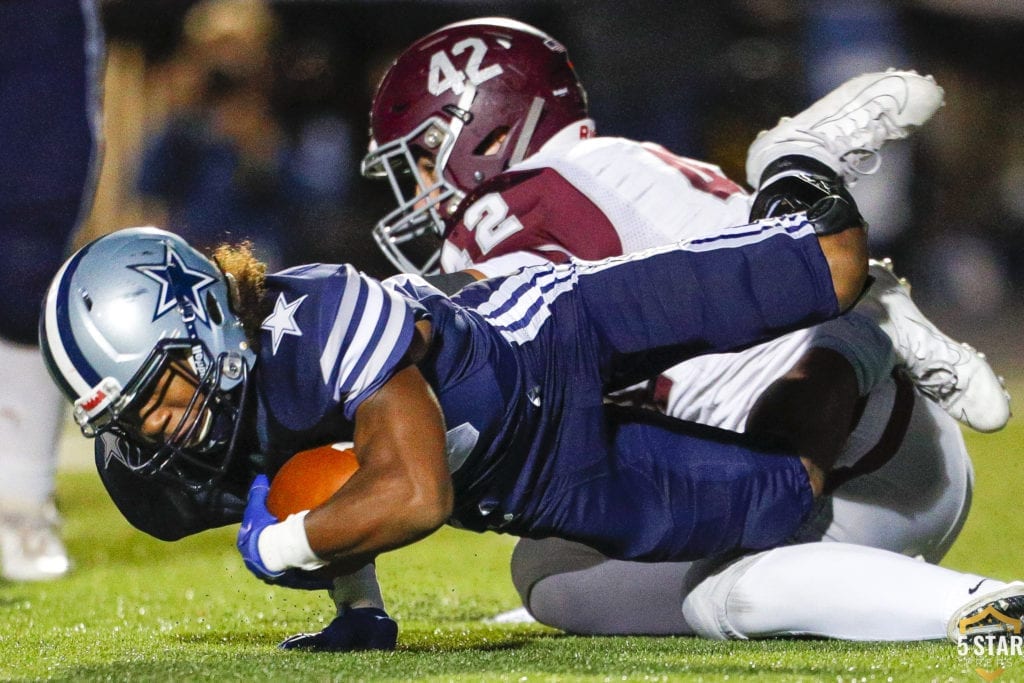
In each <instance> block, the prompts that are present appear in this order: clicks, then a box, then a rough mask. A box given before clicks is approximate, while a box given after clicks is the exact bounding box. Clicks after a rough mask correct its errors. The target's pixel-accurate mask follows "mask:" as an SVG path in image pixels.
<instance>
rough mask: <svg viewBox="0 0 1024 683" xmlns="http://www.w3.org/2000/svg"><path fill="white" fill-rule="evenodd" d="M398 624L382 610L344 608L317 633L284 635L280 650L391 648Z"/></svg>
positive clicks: (393, 647)
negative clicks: (285, 636)
mask: <svg viewBox="0 0 1024 683" xmlns="http://www.w3.org/2000/svg"><path fill="white" fill-rule="evenodd" d="M397 641H398V624H397V623H396V622H395V620H394V619H392V618H391V617H389V616H388V615H387V612H385V611H384V610H382V609H378V608H376V607H357V608H355V609H351V608H350V609H346V610H345V611H344V612H342V613H341V614H339V615H338V616H337V617H335V618H334V621H332V622H331V623H329V624H327V626H326V627H325V628H324V630H323V631H320V632H319V633H299V634H298V635H294V636H292V637H291V638H286V639H285V640H284V641H283V642H282V643H281V644H280V645H278V647H280V648H281V649H282V650H309V651H315V652H348V651H350V650H394V649H395V643H396V642H397Z"/></svg>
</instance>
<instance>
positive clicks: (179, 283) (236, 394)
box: [40, 227, 256, 487]
mask: <svg viewBox="0 0 1024 683" xmlns="http://www.w3.org/2000/svg"><path fill="white" fill-rule="evenodd" d="M40 347H41V348H42V351H43V356H44V358H45V359H46V363H47V366H48V368H49V370H50V374H51V375H52V376H53V379H54V381H56V383H57V384H58V385H59V386H60V387H61V389H62V390H63V392H64V394H65V395H66V396H67V397H68V398H69V399H70V400H71V401H72V402H73V403H74V417H75V421H76V422H77V423H78V425H79V427H80V428H81V430H82V433H83V434H84V435H85V436H87V437H94V436H97V435H98V434H104V435H106V436H105V439H104V441H110V440H111V437H114V438H116V439H117V447H113V446H112V447H111V448H109V449H108V450H109V451H110V453H111V457H108V458H107V466H109V465H110V462H111V460H112V459H116V460H117V461H119V462H120V463H121V464H122V465H123V466H125V467H126V468H128V469H129V470H130V471H132V472H135V473H137V474H140V475H146V476H152V475H159V476H161V477H165V478H170V479H173V480H175V481H177V482H178V483H179V484H184V485H186V486H190V487H205V486H208V485H210V484H212V483H215V482H216V481H218V480H219V479H220V478H221V477H222V476H223V475H224V473H225V472H226V471H227V469H228V465H229V464H230V460H231V457H232V455H233V451H234V446H235V442H236V440H237V438H238V436H239V433H240V427H241V422H242V420H241V417H242V415H241V411H242V407H243V404H244V401H245V396H246V393H247V392H246V388H247V386H248V375H249V370H250V369H251V368H252V366H253V363H254V362H255V359H256V355H255V353H254V352H253V351H252V349H251V348H250V346H249V342H248V340H247V339H246V336H245V332H244V330H243V327H242V323H241V321H240V320H239V319H238V316H237V315H235V313H234V312H233V311H232V309H231V301H230V294H229V287H228V282H227V279H226V276H225V275H224V274H223V273H222V272H221V271H220V269H219V268H218V267H217V266H216V265H215V264H214V263H213V262H212V261H210V260H209V259H207V258H206V257H204V256H203V255H202V254H200V253H199V252H198V251H196V250H195V249H193V248H192V247H190V246H189V245H188V243H187V242H185V240H183V239H182V238H181V237H178V236H177V235H174V234H172V233H169V232H166V231H163V230H159V229H157V228H151V227H146V228H129V229H126V230H120V231H118V232H114V233H111V234H109V235H105V236H103V237H100V238H99V239H97V240H95V241H94V242H92V243H91V244H89V245H87V246H85V247H83V248H82V249H81V250H79V251H78V252H77V253H76V254H74V255H73V256H72V257H71V258H70V259H69V260H68V261H67V262H66V263H65V264H64V266H63V267H62V268H61V270H60V271H59V272H58V273H57V275H56V277H55V278H54V280H53V282H52V284H51V285H50V288H49V290H48V292H47V295H46V299H45V301H44V304H43V315H42V319H41V320H40ZM175 361H180V362H182V363H187V364H188V366H189V367H190V368H191V369H192V371H193V372H194V374H195V376H196V377H197V378H198V380H197V382H198V384H197V387H196V390H195V394H194V395H193V397H192V402H191V404H190V406H189V410H187V411H186V413H185V414H186V415H189V414H191V415H199V416H200V418H199V419H192V420H190V421H189V420H186V419H185V418H183V419H182V423H181V424H179V425H178V427H177V429H176V430H175V431H174V432H173V433H172V435H171V436H170V437H169V438H168V439H166V441H165V442H164V443H156V444H154V443H152V442H151V441H148V440H147V439H146V438H144V437H143V436H142V434H141V432H140V423H139V418H138V409H139V408H140V407H141V406H142V405H143V404H144V403H145V402H146V401H147V400H148V396H149V395H150V393H151V391H152V388H153V387H154V386H155V383H156V381H157V380H158V379H159V378H160V376H161V375H162V374H163V372H164V371H165V370H166V369H167V368H168V366H169V365H170V364H171V363H173V362H175ZM186 423H187V424H186Z"/></svg>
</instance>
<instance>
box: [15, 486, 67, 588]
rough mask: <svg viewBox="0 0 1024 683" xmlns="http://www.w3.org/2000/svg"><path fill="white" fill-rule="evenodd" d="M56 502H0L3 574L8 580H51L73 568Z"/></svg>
mask: <svg viewBox="0 0 1024 683" xmlns="http://www.w3.org/2000/svg"><path fill="white" fill-rule="evenodd" d="M59 531H60V516H59V515H58V514H57V508H56V507H54V505H53V503H46V504H44V505H42V506H35V507H25V506H22V505H18V506H14V505H8V504H6V502H0V576H2V577H3V578H4V579H6V580H7V581H49V580H52V579H58V578H60V577H62V576H64V575H65V574H67V572H68V570H69V569H70V568H71V561H70V560H69V559H68V553H67V550H66V549H65V548H64V543H63V542H62V541H61V539H60V533H59Z"/></svg>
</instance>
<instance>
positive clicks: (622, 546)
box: [500, 406, 813, 561]
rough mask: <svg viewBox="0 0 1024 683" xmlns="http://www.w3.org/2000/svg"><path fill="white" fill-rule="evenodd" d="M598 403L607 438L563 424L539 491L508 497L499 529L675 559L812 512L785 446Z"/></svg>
mask: <svg viewBox="0 0 1024 683" xmlns="http://www.w3.org/2000/svg"><path fill="white" fill-rule="evenodd" d="M592 410H593V409H592V408H589V407H584V406H579V407H574V413H577V414H578V413H581V412H588V413H589V412H591V411H592ZM597 410H600V411H601V414H602V415H603V417H604V421H605V423H604V425H603V426H601V427H599V429H600V431H603V432H604V433H605V434H606V435H607V436H606V437H603V438H606V439H608V440H610V443H608V444H606V445H601V444H597V443H595V444H590V445H587V444H585V443H583V442H582V441H581V438H577V437H578V435H579V434H582V433H583V432H582V431H579V430H576V431H573V432H564V431H563V432H562V433H561V434H560V435H559V439H560V440H562V441H564V442H565V444H564V446H563V447H560V448H559V449H556V451H555V452H554V453H552V455H551V456H550V457H549V458H547V459H546V461H545V466H546V472H545V477H546V481H545V482H544V487H543V490H535V492H534V495H532V496H531V498H530V499H529V500H524V501H521V502H519V503H514V504H513V505H512V506H511V507H512V511H511V513H510V514H509V516H510V518H511V521H509V522H508V523H507V524H504V525H502V526H501V527H500V528H501V529H502V530H503V531H505V532H507V533H510V534H514V535H520V536H529V537H546V536H558V537H561V538H566V539H570V540H574V541H578V542H581V543H585V544H587V545H590V546H591V547H594V548H597V549H598V550H600V551H601V552H603V553H604V554H606V555H608V556H609V557H614V558H617V559H639V560H645V561H680V560H689V559H695V558H703V557H710V556H712V555H718V554H721V553H724V552H733V551H736V550H737V549H745V550H754V549H763V548H768V547H772V546H775V545H778V544H780V543H782V542H784V541H785V540H786V539H787V538H789V537H790V536H791V535H792V534H793V533H795V532H796V530H797V529H798V528H799V527H800V525H801V524H802V523H803V522H804V521H805V520H806V519H807V517H808V516H809V514H810V512H811V506H812V502H813V492H812V488H811V482H810V479H809V477H808V474H807V471H806V470H805V469H804V466H803V464H802V462H801V461H800V459H799V458H797V457H794V456H792V455H790V454H787V453H786V452H785V451H781V450H771V449H768V448H765V447H764V445H763V444H762V443H760V442H758V441H757V440H755V439H753V438H751V437H749V436H747V435H743V434H736V433H733V432H726V431H723V430H718V429H714V428H711V427H705V426H702V425H695V424H691V423H686V422H682V421H681V420H675V419H673V418H670V417H666V416H664V415H662V414H660V413H655V412H652V411H644V410H638V409H628V408H620V407H616V406H598V407H597ZM566 419H567V420H568V419H569V418H566ZM572 419H573V420H579V419H580V418H579V417H578V416H577V415H574V416H573V417H572ZM587 429H588V430H591V429H592V427H591V426H590V425H588V426H587Z"/></svg>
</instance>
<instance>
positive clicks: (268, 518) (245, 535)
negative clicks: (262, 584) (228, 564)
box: [237, 474, 285, 582]
mask: <svg viewBox="0 0 1024 683" xmlns="http://www.w3.org/2000/svg"><path fill="white" fill-rule="evenodd" d="M269 492H270V480H269V479H267V475H265V474H261V475H259V476H257V477H256V478H255V479H253V481H252V485H251V486H250V487H249V502H248V503H246V505H245V513H244V514H243V515H242V526H241V527H239V529H238V543H237V545H238V552H240V553H242V559H243V560H245V566H246V567H248V569H249V571H251V572H252V573H253V574H255V575H256V578H258V579H262V580H263V581H268V582H273V580H274V579H277V578H280V577H282V576H284V574H285V572H276V573H275V572H272V571H270V570H269V569H267V567H266V565H264V564H263V558H262V557H260V549H259V543H258V542H259V539H260V534H261V533H262V532H263V530H264V529H266V528H267V527H268V526H270V525H271V524H277V522H278V519H277V517H275V516H274V515H272V514H270V511H269V510H267V494H268V493H269Z"/></svg>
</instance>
